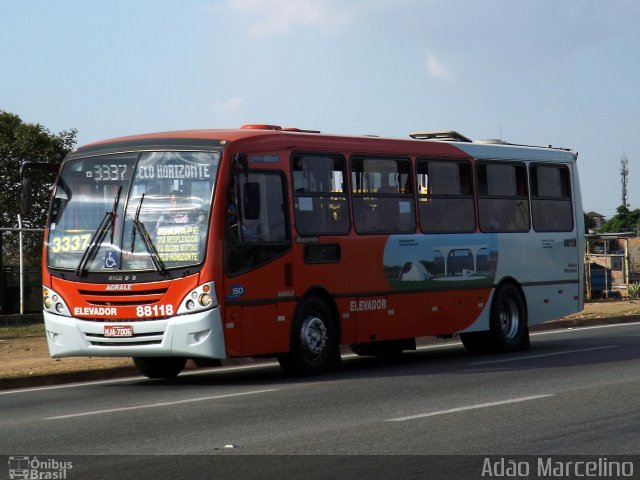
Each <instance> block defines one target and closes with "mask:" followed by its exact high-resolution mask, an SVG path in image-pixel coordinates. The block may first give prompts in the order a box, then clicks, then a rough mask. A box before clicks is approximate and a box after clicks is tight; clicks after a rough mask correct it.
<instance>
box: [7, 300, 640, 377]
mask: <svg viewBox="0 0 640 480" xmlns="http://www.w3.org/2000/svg"><path fill="white" fill-rule="evenodd" d="M619 321H620V322H623V321H627V322H628V321H640V301H638V300H636V301H633V300H618V301H606V302H604V301H603V302H594V303H588V304H586V305H585V309H584V310H583V311H582V312H580V313H576V314H573V315H570V316H568V317H565V318H564V319H561V323H560V325H558V323H557V322H553V323H552V324H555V325H556V326H561V327H563V328H567V327H577V326H581V325H590V324H594V323H604V322H606V323H614V322H619ZM552 324H543V325H542V326H541V327H542V329H545V328H550V326H551V325H552ZM135 371H136V370H135V367H134V366H133V363H132V361H131V359H130V358H63V359H57V360H54V359H52V358H50V357H49V353H48V350H47V342H46V339H45V332H44V326H43V325H33V326H30V327H19V328H18V327H2V328H0V389H3V388H12V387H16V386H23V385H25V381H26V382H27V384H31V385H39V384H48V383H58V382H59V381H60V379H61V378H62V379H64V378H65V377H69V378H70V379H75V380H77V379H87V380H89V379H93V380H95V379H98V378H102V377H104V376H109V377H113V376H118V375H128V374H131V373H133V372H135ZM54 377H56V378H57V379H58V381H57V382H55V381H54V380H53V378H54Z"/></svg>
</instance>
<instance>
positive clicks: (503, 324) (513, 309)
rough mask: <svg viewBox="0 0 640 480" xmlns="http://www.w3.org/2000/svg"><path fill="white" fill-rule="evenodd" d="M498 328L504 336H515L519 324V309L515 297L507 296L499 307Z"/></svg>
mask: <svg viewBox="0 0 640 480" xmlns="http://www.w3.org/2000/svg"><path fill="white" fill-rule="evenodd" d="M499 319H500V328H501V329H502V333H503V334H504V336H505V337H506V338H515V337H516V335H517V333H518V327H519V326H520V309H519V308H518V304H517V303H516V301H515V299H513V298H507V299H505V300H504V302H503V303H502V305H501V307H500V313H499Z"/></svg>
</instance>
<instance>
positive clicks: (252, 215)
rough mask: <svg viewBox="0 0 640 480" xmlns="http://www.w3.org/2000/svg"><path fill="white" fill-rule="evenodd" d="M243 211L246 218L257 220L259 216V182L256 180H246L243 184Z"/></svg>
mask: <svg viewBox="0 0 640 480" xmlns="http://www.w3.org/2000/svg"><path fill="white" fill-rule="evenodd" d="M243 199H244V202H243V205H242V207H243V212H244V218H246V219H247V220H257V219H259V218H260V184H259V183H257V182H247V183H245V184H244V195H243Z"/></svg>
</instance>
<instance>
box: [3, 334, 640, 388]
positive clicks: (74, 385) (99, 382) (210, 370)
mask: <svg viewBox="0 0 640 480" xmlns="http://www.w3.org/2000/svg"><path fill="white" fill-rule="evenodd" d="M638 323H640V322H628V323H614V324H611V325H597V326H592V327H575V328H570V329H566V328H563V329H560V330H549V331H544V332H535V333H531V335H554V334H559V333H568V332H580V331H584V330H594V329H600V328H614V327H629V326H637V325H638ZM460 345H461V344H460V342H459V341H458V340H452V341H451V342H448V343H443V344H438V345H424V346H420V347H418V348H417V349H416V350H418V351H420V350H431V349H438V348H447V347H452V346H460ZM353 357H357V355H356V354H345V355H342V358H353ZM520 358H523V357H520ZM276 365H278V362H266V363H259V364H254V365H238V366H230V367H215V368H207V369H199V370H194V371H189V372H184V373H182V374H180V377H183V376H185V375H200V374H203V373H204V374H206V373H213V372H228V371H233V370H239V371H242V370H249V369H253V368H264V367H272V366H276ZM133 380H146V377H142V376H140V375H134V376H131V377H124V378H118V379H112V380H94V381H89V382H78V383H67V384H63V385H49V386H46V387H32V388H20V389H13V390H3V391H0V395H14V394H17V393H31V392H40V391H43V390H60V389H66V388H78V387H86V386H92V385H108V384H111V383H126V382H131V381H133ZM0 381H1V380H0Z"/></svg>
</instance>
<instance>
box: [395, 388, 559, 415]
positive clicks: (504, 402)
mask: <svg viewBox="0 0 640 480" xmlns="http://www.w3.org/2000/svg"><path fill="white" fill-rule="evenodd" d="M553 396H555V395H554V394H545V395H532V396H530V397H520V398H510V399H508V400H501V401H499V402H489V403H479V404H476V405H468V406H466V407H458V408H450V409H448V410H439V411H437V412H429V413H420V414H418V415H408V416H406V417H397V418H390V419H388V420H385V421H386V422H406V421H407V420H416V419H418V418H426V417H435V416H437V415H448V414H450V413H458V412H466V411H468V410H477V409H479V408H489V407H497V406H500V405H508V404H511V403H519V402H528V401H530V400H538V399H540V398H548V397H553Z"/></svg>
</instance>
